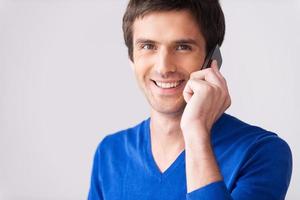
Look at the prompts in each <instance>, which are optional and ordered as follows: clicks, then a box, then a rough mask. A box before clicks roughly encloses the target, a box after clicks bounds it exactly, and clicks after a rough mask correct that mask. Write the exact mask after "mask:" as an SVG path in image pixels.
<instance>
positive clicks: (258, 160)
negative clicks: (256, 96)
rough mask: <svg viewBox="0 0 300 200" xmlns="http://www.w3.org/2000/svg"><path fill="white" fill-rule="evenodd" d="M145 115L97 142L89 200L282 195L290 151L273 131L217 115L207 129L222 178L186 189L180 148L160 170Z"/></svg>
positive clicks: (269, 198)
mask: <svg viewBox="0 0 300 200" xmlns="http://www.w3.org/2000/svg"><path fill="white" fill-rule="evenodd" d="M150 120H151V119H150V118H149V119H147V120H145V121H143V122H141V123H140V124H138V125H137V126H135V127H133V128H129V129H127V130H123V131H120V132H117V133H115V134H111V135H108V136H106V137H105V138H104V139H103V140H102V141H101V143H100V144H99V146H98V148H97V150H96V153H95V157H94V163H93V170H92V176H91V185H90V191H89V195H88V199H89V200H102V199H105V200H129V199H130V200H184V199H185V200H229V199H235V200H263V199H264V200H273V199H274V200H277V199H284V198H285V194H286V192H287V189H288V186H289V182H290V178H291V172H292V155H291V151H290V148H289V146H288V144H287V143H286V142H285V141H284V140H282V139H280V138H279V137H278V136H277V135H276V134H274V133H271V132H268V131H266V130H264V129H262V128H259V127H256V126H252V125H249V124H246V123H244V122H242V121H240V120H238V119H237V118H234V117H232V116H230V115H228V114H223V115H222V116H221V117H220V118H219V119H218V121H217V122H216V123H215V124H214V126H213V128H212V132H211V137H212V145H213V149H214V153H215V156H216V159H217V162H218V165H219V168H220V171H221V173H222V176H223V180H222V181H218V182H214V183H211V184H209V185H206V186H204V187H201V188H198V189H197V190H194V191H192V192H190V193H187V188H186V174H185V152H184V151H183V152H182V153H181V154H180V155H179V156H178V157H177V159H176V160H175V161H174V162H173V163H172V164H171V166H170V167H169V168H168V169H167V170H166V171H165V172H163V173H161V172H160V170H159V168H158V167H157V165H156V164H155V161H154V158H153V155H152V151H151V142H150V128H149V123H150Z"/></svg>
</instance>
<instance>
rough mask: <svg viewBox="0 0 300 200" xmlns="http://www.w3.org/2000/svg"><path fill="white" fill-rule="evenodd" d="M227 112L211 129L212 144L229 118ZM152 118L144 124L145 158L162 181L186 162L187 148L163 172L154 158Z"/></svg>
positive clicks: (151, 169)
mask: <svg viewBox="0 0 300 200" xmlns="http://www.w3.org/2000/svg"><path fill="white" fill-rule="evenodd" d="M227 116H228V115H227V114H226V113H223V114H222V115H221V117H220V118H219V119H218V120H217V121H216V122H215V124H214V125H213V127H212V129H211V137H212V138H211V140H212V145H213V146H214V143H215V139H216V138H217V137H218V136H217V133H218V132H220V131H219V129H220V128H221V126H222V124H223V123H224V121H225V120H226V118H227ZM150 120H151V118H148V119H147V120H146V121H145V126H144V131H143V134H144V138H145V140H144V144H145V145H144V152H145V160H146V164H147V166H148V167H149V170H150V173H152V175H153V176H155V177H157V178H159V180H160V181H161V180H162V179H163V178H165V177H167V176H168V175H170V174H171V173H172V172H174V171H175V170H176V169H177V168H178V167H179V166H181V165H183V164H185V162H184V161H185V150H183V151H182V152H181V153H180V154H179V155H178V156H177V158H176V159H175V161H174V162H173V163H172V164H171V165H170V166H169V167H168V168H167V169H166V170H165V171H164V172H161V171H160V170H159V168H158V166H157V164H156V162H155V160H154V157H153V154H152V147H151V134H150Z"/></svg>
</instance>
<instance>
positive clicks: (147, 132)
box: [144, 118, 185, 181]
mask: <svg viewBox="0 0 300 200" xmlns="http://www.w3.org/2000/svg"><path fill="white" fill-rule="evenodd" d="M150 120H151V119H150V118H148V119H147V120H146V124H145V130H144V134H145V139H146V140H145V142H146V143H145V152H146V161H147V164H148V165H149V169H150V170H151V173H152V174H153V175H154V176H156V177H157V178H159V179H160V181H161V180H162V179H163V178H165V177H167V176H168V175H169V174H171V173H172V172H173V171H175V170H176V169H177V168H178V167H179V166H180V165H181V164H184V162H183V161H184V160H185V150H183V151H182V152H181V153H180V154H179V155H178V156H177V158H176V159H175V161H173V163H172V164H171V165H170V166H169V167H168V168H167V169H166V170H165V171H164V172H161V171H160V169H159V168H158V166H157V164H156V162H155V160H154V156H153V153H152V146H151V133H150Z"/></svg>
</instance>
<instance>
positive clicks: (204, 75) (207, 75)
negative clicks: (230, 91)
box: [190, 68, 224, 88]
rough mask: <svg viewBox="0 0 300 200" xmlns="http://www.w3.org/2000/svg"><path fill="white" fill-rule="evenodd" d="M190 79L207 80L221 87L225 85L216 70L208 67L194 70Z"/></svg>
mask: <svg viewBox="0 0 300 200" xmlns="http://www.w3.org/2000/svg"><path fill="white" fill-rule="evenodd" d="M190 79H197V80H205V81H207V82H209V83H212V84H214V85H217V86H219V87H222V88H223V87H224V82H223V80H222V79H221V77H219V76H218V75H217V73H216V71H215V70H214V69H212V68H207V69H204V70H200V71H196V72H193V73H191V75H190Z"/></svg>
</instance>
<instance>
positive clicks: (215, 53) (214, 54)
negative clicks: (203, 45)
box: [201, 45, 222, 69]
mask: <svg viewBox="0 0 300 200" xmlns="http://www.w3.org/2000/svg"><path fill="white" fill-rule="evenodd" d="M213 60H217V62H218V67H219V69H220V68H221V65H222V55H221V51H220V47H219V45H216V46H215V48H214V49H213V50H211V51H210V52H209V54H208V55H207V56H206V58H205V62H204V64H203V66H202V68H201V69H206V68H209V67H210V66H211V63H212V61H213Z"/></svg>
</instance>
